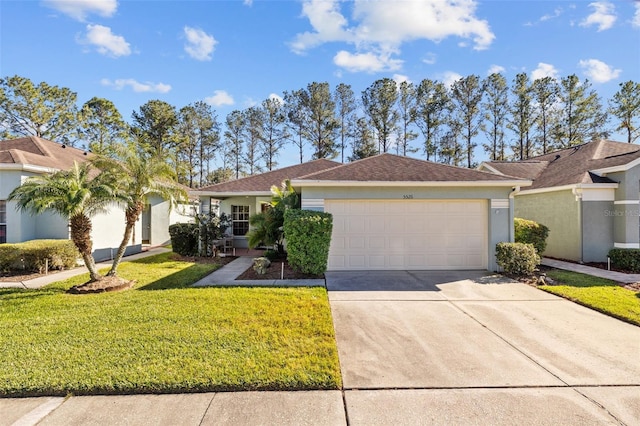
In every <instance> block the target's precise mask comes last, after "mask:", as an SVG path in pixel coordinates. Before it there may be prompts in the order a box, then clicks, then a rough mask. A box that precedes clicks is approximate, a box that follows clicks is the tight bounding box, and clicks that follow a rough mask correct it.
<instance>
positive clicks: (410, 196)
mask: <svg viewBox="0 0 640 426" xmlns="http://www.w3.org/2000/svg"><path fill="white" fill-rule="evenodd" d="M402 199H403V200H413V194H403V195H402Z"/></svg>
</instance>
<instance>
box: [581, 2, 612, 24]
mask: <svg viewBox="0 0 640 426" xmlns="http://www.w3.org/2000/svg"><path fill="white" fill-rule="evenodd" d="M589 7H592V8H593V9H594V11H593V13H591V15H589V16H587V17H586V18H585V19H584V20H583V21H582V22H580V26H582V27H590V26H592V25H597V26H598V31H604V30H608V29H609V28H611V27H613V24H614V23H615V22H616V18H617V17H616V15H615V6H614V5H613V3H610V2H608V1H598V2H594V3H589Z"/></svg>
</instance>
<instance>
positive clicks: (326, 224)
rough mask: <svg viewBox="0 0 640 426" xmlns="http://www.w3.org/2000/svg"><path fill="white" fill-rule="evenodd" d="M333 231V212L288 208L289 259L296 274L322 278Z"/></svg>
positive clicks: (285, 220)
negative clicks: (297, 272) (320, 276)
mask: <svg viewBox="0 0 640 426" xmlns="http://www.w3.org/2000/svg"><path fill="white" fill-rule="evenodd" d="M332 229H333V216H332V215H331V214H330V213H323V212H315V211H309V210H293V209H289V210H287V211H286V212H285V214H284V233H285V235H286V238H287V252H288V256H287V259H288V261H289V265H291V267H292V268H293V269H295V270H296V271H299V272H302V273H305V274H314V275H320V274H323V273H324V272H325V271H326V270H327V261H328V259H329V244H330V242H331V231H332Z"/></svg>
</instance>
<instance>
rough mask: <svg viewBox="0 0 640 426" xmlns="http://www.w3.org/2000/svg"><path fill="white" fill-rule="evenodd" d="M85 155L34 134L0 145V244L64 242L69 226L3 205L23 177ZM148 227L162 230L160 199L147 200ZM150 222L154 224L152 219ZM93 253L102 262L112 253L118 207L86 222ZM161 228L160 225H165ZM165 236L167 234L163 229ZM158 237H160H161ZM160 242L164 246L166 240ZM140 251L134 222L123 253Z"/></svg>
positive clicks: (120, 222) (120, 221) (119, 223)
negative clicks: (40, 241) (90, 228)
mask: <svg viewBox="0 0 640 426" xmlns="http://www.w3.org/2000/svg"><path fill="white" fill-rule="evenodd" d="M90 156H91V154H88V153H87V152H86V151H83V150H81V149H77V148H73V147H70V146H66V145H61V144H58V143H56V142H52V141H49V140H46V139H42V138H38V137H35V136H30V137H25V138H19V139H12V140H4V141H0V243H5V242H6V243H18V242H23V241H28V240H34V239H49V238H52V239H68V238H69V224H68V222H67V220H66V219H64V218H62V217H61V216H59V215H57V214H55V213H48V212H45V213H43V214H40V215H35V216H34V215H32V214H31V213H28V212H20V211H18V210H17V209H16V206H15V202H9V201H7V198H8V196H9V194H10V193H11V191H13V189H14V188H16V187H18V186H20V185H21V184H22V182H24V180H25V179H27V178H28V177H30V176H35V175H38V174H45V173H54V172H56V171H59V170H68V169H70V168H71V167H73V164H74V162H78V163H81V162H85V161H88V160H89V158H90ZM149 211H150V212H152V214H150V216H151V217H152V221H151V223H152V227H153V228H155V227H156V222H161V223H160V224H158V225H157V227H158V228H160V227H162V226H164V227H165V228H168V224H166V222H167V221H168V218H169V212H168V209H167V207H166V203H165V202H163V201H162V200H155V201H154V200H152V203H151V206H150V210H149ZM154 220H155V221H154ZM92 222H93V230H92V232H91V237H92V239H93V247H94V252H93V255H94V257H95V258H96V260H98V261H100V260H106V259H109V258H111V257H112V256H113V254H115V252H116V251H117V248H118V246H119V245H120V242H121V240H122V236H123V234H124V226H125V225H124V224H125V217H124V211H123V209H122V208H121V207H118V206H115V205H114V206H113V207H111V208H110V209H109V211H108V213H106V214H99V215H97V216H95V217H94V218H93V219H92ZM165 225H166V226H165ZM165 232H166V233H167V235H168V231H165ZM163 238H164V237H163ZM160 240H162V241H159V243H160V242H165V241H166V240H168V237H166V238H164V239H162V238H160ZM141 249H142V226H141V223H140V221H139V222H138V224H136V227H135V229H134V237H133V239H132V242H131V244H130V245H129V246H128V247H127V252H126V254H131V253H136V252H139V251H141Z"/></svg>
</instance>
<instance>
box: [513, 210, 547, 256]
mask: <svg viewBox="0 0 640 426" xmlns="http://www.w3.org/2000/svg"><path fill="white" fill-rule="evenodd" d="M513 225H514V228H515V238H514V240H515V242H516V243H524V244H533V247H535V249H536V252H537V253H538V254H542V253H544V250H545V249H546V248H547V237H548V236H549V228H547V227H546V226H544V225H543V224H541V223H538V222H535V221H533V220H527V219H521V218H519V217H516V218H515V219H514V220H513Z"/></svg>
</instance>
